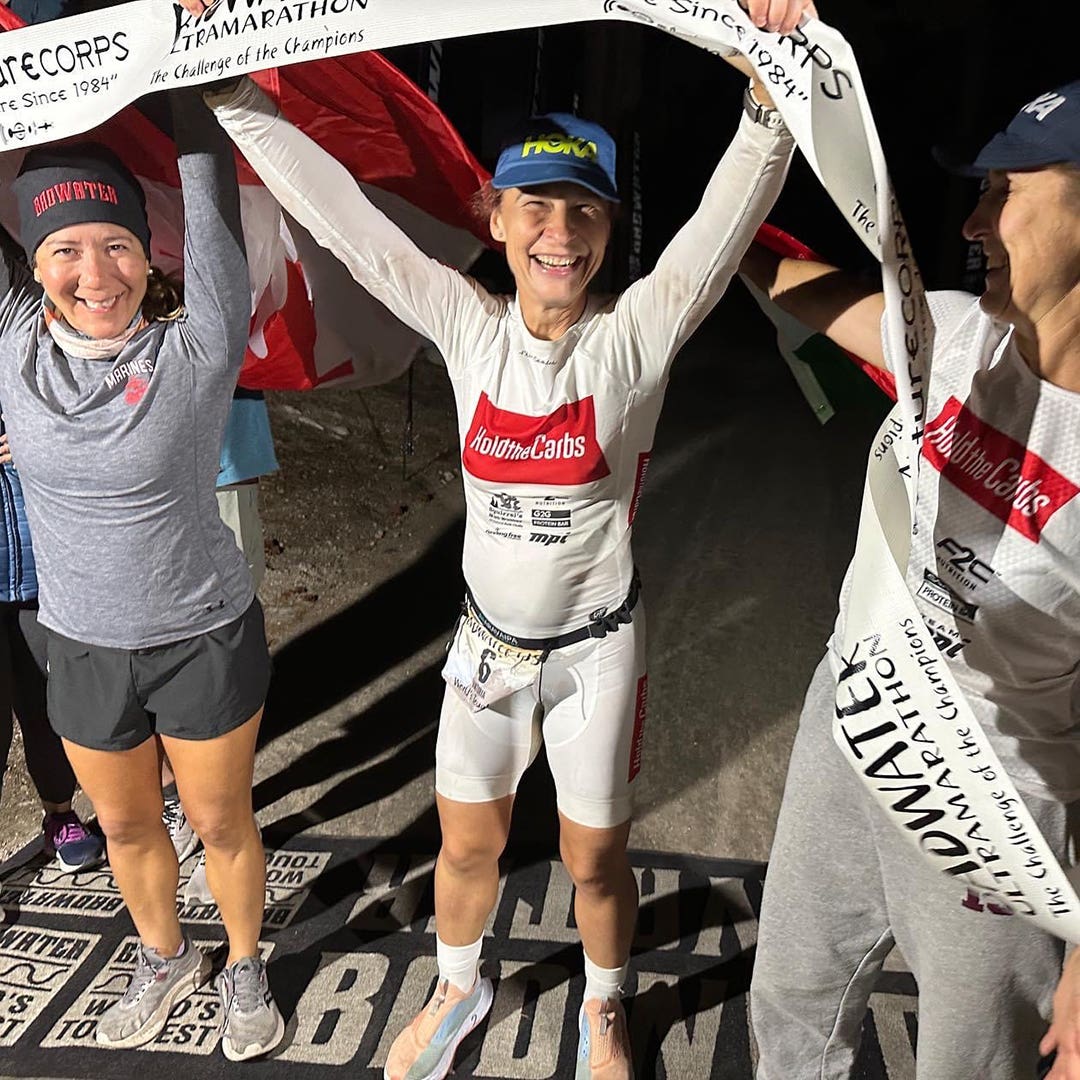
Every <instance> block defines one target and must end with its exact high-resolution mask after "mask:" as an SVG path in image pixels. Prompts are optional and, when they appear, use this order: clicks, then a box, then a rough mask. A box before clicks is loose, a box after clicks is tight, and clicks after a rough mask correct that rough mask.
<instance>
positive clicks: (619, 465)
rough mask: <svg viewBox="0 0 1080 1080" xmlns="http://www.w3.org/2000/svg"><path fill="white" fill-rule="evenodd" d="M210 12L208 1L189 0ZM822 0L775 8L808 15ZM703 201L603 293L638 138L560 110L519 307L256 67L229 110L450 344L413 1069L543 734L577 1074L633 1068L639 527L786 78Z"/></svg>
mask: <svg viewBox="0 0 1080 1080" xmlns="http://www.w3.org/2000/svg"><path fill="white" fill-rule="evenodd" d="M185 6H186V7H187V8H188V10H189V11H192V12H193V13H194V14H198V13H199V12H200V11H201V10H203V5H202V3H201V0H190V2H187V3H185ZM808 6H809V5H808V4H807V3H806V2H805V0H790V2H782V3H775V2H774V3H771V4H770V3H769V2H767V0H760V2H755V3H754V4H753V5H752V7H753V11H754V16H755V17H756V18H757V19H758V20H759V21H760V23H761V24H763V25H764V24H765V23H768V24H769V25H770V26H771V27H772V28H773V29H776V30H783V31H788V30H791V29H792V28H793V27H794V26H795V25H796V24H797V23H798V21H799V19H800V18H801V16H802V14H803V13H804V11H806V10H807V9H808ZM747 95H748V96H747V103H746V112H747V115H746V116H745V117H744V118H743V119H742V122H741V125H740V129H739V132H738V134H737V135H736V138H735V140H734V142H733V143H732V145H731V147H730V148H729V149H728V152H727V154H726V155H725V157H724V159H723V161H722V162H721V163H720V165H719V167H718V168H717V171H716V174H715V175H714V177H713V179H712V182H711V183H710V185H709V188H708V190H707V192H706V194H705V198H704V201H703V202H702V205H701V207H700V209H699V210H698V211H697V213H696V214H695V215H694V217H693V218H692V219H691V220H690V222H689V223H688V224H687V225H686V226H685V227H684V228H683V230H682V231H681V232H680V233H679V235H678V236H677V237H676V238H675V240H674V241H673V242H672V243H671V245H670V246H669V247H668V249H667V251H665V252H664V254H663V255H662V257H661V259H660V260H659V263H658V265H657V267H656V269H655V270H654V271H653V273H652V274H650V275H649V276H648V277H646V278H644V279H642V280H640V281H638V282H637V283H636V284H635V285H633V286H632V287H631V288H630V289H628V290H627V291H626V292H625V293H624V294H622V295H621V296H619V297H594V296H592V295H591V294H590V293H589V284H590V282H591V281H592V279H593V277H594V276H595V275H596V273H597V271H598V270H599V268H600V265H601V263H602V262H603V259H604V256H605V252H606V250H607V245H608V240H609V237H610V234H611V224H612V216H613V211H614V207H615V205H616V204H617V202H618V193H617V189H616V177H615V146H614V143H613V141H612V139H611V137H610V136H609V135H608V133H607V132H606V131H604V130H603V128H601V127H599V126H598V125H596V124H592V123H589V122H587V121H584V120H582V119H580V118H578V117H576V116H571V115H567V114H553V115H549V116H544V117H534V118H532V120H531V121H530V122H529V125H528V126H527V128H526V130H525V131H523V133H522V137H520V138H518V139H516V140H514V141H513V142H512V143H511V144H510V145H509V146H508V147H507V148H506V149H505V150H504V151H503V152H502V154H501V155H500V157H499V160H498V164H497V166H496V169H495V174H494V176H493V178H492V181H491V184H490V186H489V187H487V188H485V190H484V191H483V192H482V193H481V195H480V199H479V201H480V203H481V204H482V206H483V211H484V218H485V221H486V223H487V225H488V226H489V228H490V231H491V235H492V237H493V238H494V239H495V240H496V241H498V242H500V243H502V244H503V245H505V253H506V258H507V261H508V263H509V266H510V269H511V271H512V273H513V275H514V280H515V284H516V287H517V288H516V293H515V295H514V296H512V297H504V296H493V295H491V294H489V293H487V292H486V291H485V290H484V289H483V288H482V287H481V286H480V285H479V284H477V283H476V282H475V281H472V280H470V279H469V278H467V277H465V276H463V275H461V274H460V273H458V272H456V271H455V270H452V269H449V268H447V267H445V266H443V265H440V264H439V263H437V262H435V261H433V260H431V259H429V258H427V257H426V256H425V255H424V254H423V253H422V252H421V251H420V250H419V249H417V248H416V247H415V246H414V245H413V244H412V242H411V241H410V240H409V239H408V238H407V237H406V236H405V235H404V234H403V233H402V232H401V231H400V230H398V229H397V227H396V226H394V225H393V224H392V223H391V222H390V221H388V220H387V219H386V218H385V217H384V216H383V215H382V214H381V213H380V212H379V211H378V210H376V209H375V208H374V207H373V206H372V205H371V204H370V203H369V202H368V200H367V199H366V198H365V197H364V195H363V194H362V192H361V191H360V190H359V188H358V187H357V186H356V184H355V183H354V182H353V180H352V178H351V177H350V176H349V174H348V173H347V171H346V170H345V169H344V168H342V167H341V166H340V165H339V164H338V163H337V162H336V161H335V160H334V159H333V158H332V157H330V156H329V155H328V154H326V153H325V152H324V151H323V150H321V149H320V148H319V147H318V146H317V145H315V144H314V143H312V142H311V141H310V140H309V139H307V138H306V137H305V136H304V135H303V134H301V133H300V132H299V131H297V130H296V129H295V128H294V127H293V126H292V125H290V124H289V123H288V122H287V121H286V120H285V119H283V118H282V117H281V115H280V114H279V112H278V110H277V109H276V107H275V106H274V105H273V104H272V103H271V102H270V101H269V100H268V99H267V98H266V97H265V96H264V95H263V94H262V93H261V92H260V91H259V90H258V88H257V87H256V86H255V85H254V84H253V83H251V82H249V81H244V82H242V83H240V84H239V85H238V86H237V87H236V88H235V89H233V90H231V91H229V92H225V93H221V94H218V95H214V97H213V98H212V103H213V104H214V107H215V111H216V113H217V116H218V119H219V120H220V121H221V123H222V125H223V126H224V127H225V129H226V130H227V131H228V132H229V134H230V135H231V136H232V137H233V139H234V140H235V142H236V143H237V145H238V147H239V148H240V150H241V151H242V153H243V154H244V156H245V157H246V158H247V160H248V161H249V162H250V164H251V165H252V166H253V168H254V169H255V170H256V172H258V173H259V175H260V177H261V178H262V180H263V182H264V183H265V184H266V186H267V187H268V188H269V189H270V191H271V192H272V193H273V194H274V195H275V197H276V198H277V199H278V201H279V202H281V204H282V206H283V207H284V208H285V209H286V210H287V211H288V212H289V213H290V214H292V215H293V216H294V217H295V218H296V219H297V220H298V221H300V223H301V224H302V225H304V227H305V228H307V229H308V230H309V231H310V232H311V233H312V235H313V236H314V237H315V238H316V239H317V240H318V241H319V242H320V243H321V244H322V245H323V246H325V247H327V248H329V249H330V250H331V251H332V252H334V253H335V254H336V255H337V256H338V258H340V259H341V260H342V262H343V263H344V264H345V265H346V266H347V267H348V268H349V270H350V272H351V273H352V274H353V276H354V277H355V278H356V280H357V281H358V282H359V283H360V284H362V285H363V286H364V287H365V288H366V289H367V290H368V291H369V292H370V293H371V294H372V295H373V296H375V297H376V298H377V299H379V300H380V301H382V302H383V303H384V304H385V305H386V306H387V307H388V308H389V309H390V310H391V311H392V312H393V313H394V314H395V315H397V316H398V317H399V318H400V319H401V320H402V321H403V322H405V323H406V324H407V325H409V326H410V327H412V328H413V329H414V330H416V331H418V332H419V333H421V334H423V335H425V336H426V337H429V338H430V339H432V340H433V341H434V342H435V343H436V345H437V346H438V347H439V349H440V350H441V352H442V354H443V356H444V358H445V360H446V365H447V370H448V372H449V374H450V378H451V381H452V383H453V386H454V393H455V398H456V403H457V409H458V423H459V431H460V435H461V444H462V463H463V466H464V468H463V478H464V484H465V497H466V510H467V514H466V540H465V550H464V570H465V578H466V582H467V586H468V589H467V599H466V605H465V612H464V614H463V616H462V619H461V620H460V622H459V625H458V627H457V630H456V633H455V636H454V640H453V643H452V645H451V647H450V655H449V658H448V660H447V663H446V667H445V669H444V672H443V676H444V678H445V680H446V682H447V684H448V686H447V689H446V692H445V696H444V702H443V708H442V714H441V718H440V724H439V736H438V745H437V750H436V779H435V787H436V802H437V805H438V811H439V819H440V824H441V827H442V849H441V851H440V854H439V858H438V862H437V865H436V870H435V908H436V922H437V927H438V930H437V953H438V966H439V977H438V982H437V985H436V988H435V992H434V994H433V996H432V998H431V1000H430V1001H429V1002H428V1004H427V1005H426V1006H425V1007H424V1008H423V1009H422V1010H421V1012H420V1013H419V1014H418V1015H417V1017H416V1018H415V1019H414V1021H413V1022H412V1023H411V1024H410V1025H409V1026H408V1027H407V1028H406V1029H405V1030H404V1031H403V1032H402V1033H401V1034H400V1035H399V1036H398V1038H397V1039H396V1041H395V1042H394V1044H393V1046H392V1048H391V1050H390V1052H389V1055H388V1060H387V1063H386V1068H385V1075H386V1076H387V1077H388V1078H389V1080H436V1078H438V1077H443V1076H445V1075H446V1074H447V1073H448V1072H449V1070H450V1068H451V1067H452V1063H453V1057H454V1053H455V1051H456V1049H457V1047H458V1045H459V1043H460V1042H461V1040H462V1039H463V1038H464V1037H465V1036H466V1035H467V1034H468V1033H469V1032H470V1031H471V1030H472V1029H473V1028H474V1027H475V1026H476V1025H477V1024H479V1023H480V1021H481V1020H482V1019H483V1017H484V1015H485V1014H486V1013H487V1011H488V1009H489V1008H490V1005H491V1000H492V987H491V983H490V981H489V980H488V979H486V978H482V977H481V976H480V974H479V962H480V954H481V946H482V942H483V933H484V926H485V923H486V921H487V919H488V916H489V915H490V913H491V911H492V908H493V906H494V903H495V900H496V896H497V889H498V882H499V868H498V860H499V856H500V855H501V854H502V851H503V848H504V846H505V844H506V839H507V835H508V831H509V827H510V818H511V812H512V808H513V803H514V793H515V791H516V790H517V787H518V783H519V781H520V779H521V777H522V775H523V773H524V772H525V770H526V768H528V766H529V764H530V763H531V762H532V760H533V759H534V758H535V756H536V754H537V752H538V750H539V747H540V743H541V741H542V740H543V741H544V742H545V743H546V746H547V755H548V761H549V763H550V765H551V769H552V773H553V776H554V779H555V786H556V790H557V797H558V809H559V830H560V847H561V852H562V856H563V861H564V862H565V864H566V867H567V870H568V871H569V873H570V876H571V877H572V879H573V881H574V884H575V887H576V899H575V914H576V918H577V925H578V928H579V930H580V932H581V937H582V943H583V946H584V951H585V979H586V987H585V1000H584V1004H583V1007H582V1010H581V1013H580V1015H579V1051H578V1068H577V1075H578V1077H581V1078H593V1080H629V1077H630V1076H631V1064H630V1049H629V1038H628V1034H627V1030H626V1019H625V1015H624V1012H623V1007H622V1005H621V1003H620V993H621V988H622V987H623V985H624V984H625V982H626V979H627V975H628V967H629V955H630V946H631V941H632V938H633V933H634V924H635V920H636V913H637V887H636V882H635V880H634V877H633V874H632V872H631V869H630V865H629V861H628V859H627V857H626V843H627V837H628V835H629V828H630V816H631V799H632V791H633V784H634V780H635V777H636V776H637V774H638V771H639V768H640V765H641V759H642V745H643V724H644V719H645V705H646V676H645V657H644V615H643V611H642V605H641V604H640V603H639V585H638V580H637V575H636V574H635V572H634V567H633V559H632V555H631V551H630V533H631V525H632V523H633V518H634V514H635V512H636V509H637V504H638V500H639V497H640V494H641V489H642V484H643V482H644V479H645V472H646V468H647V465H648V457H649V451H650V447H651V443H652V437H653V432H654V429H655V425H656V421H657V417H658V415H659V411H660V406H661V403H662V400H663V394H664V389H665V387H666V382H667V377H668V372H669V370H670V365H671V362H672V360H673V358H674V356H675V354H676V352H677V351H678V349H679V348H680V346H681V345H682V344H683V343H684V342H685V341H686V339H687V338H688V337H689V336H690V334H691V333H692V332H693V330H694V329H695V328H696V327H697V326H698V324H699V323H700V322H701V320H702V319H703V318H704V317H705V316H706V315H707V314H708V312H709V311H710V310H711V308H712V306H713V305H714V304H715V302H716V301H717V300H718V299H719V297H720V295H721V294H722V293H723V292H724V290H725V288H726V287H727V284H728V282H729V281H730V279H731V275H732V273H733V272H734V270H735V268H736V266H737V265H738V260H739V259H740V258H741V256H742V254H743V252H744V251H745V249H746V246H747V245H748V244H749V242H750V239H751V237H752V236H753V233H754V230H755V229H756V228H757V226H758V225H759V224H760V222H761V221H762V219H763V217H764V215H765V214H766V213H767V212H768V210H769V208H770V207H771V205H772V203H773V201H774V199H775V197H776V194H777V192H778V191H779V189H780V186H781V184H782V183H783V179H784V176H785V174H786V171H787V164H788V160H789V157H790V153H791V148H792V140H791V138H790V136H789V135H788V133H787V130H786V128H785V127H784V125H783V122H782V121H781V120H780V117H779V114H778V113H777V112H776V111H775V109H773V108H772V107H771V106H772V102H771V99H769V98H768V96H767V95H766V94H765V91H764V88H763V87H762V86H761V85H760V84H759V83H756V82H755V84H754V86H753V89H752V91H748V92H747Z"/></svg>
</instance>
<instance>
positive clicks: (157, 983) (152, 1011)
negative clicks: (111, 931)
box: [94, 938, 210, 1048]
mask: <svg viewBox="0 0 1080 1080" xmlns="http://www.w3.org/2000/svg"><path fill="white" fill-rule="evenodd" d="M209 977H210V960H209V958H208V957H206V956H204V955H203V954H202V952H200V951H199V949H197V948H196V947H195V946H194V945H193V944H192V943H191V942H190V941H188V940H187V939H186V938H185V939H184V951H183V952H182V953H181V954H180V955H179V956H173V957H164V956H159V955H158V954H157V953H156V952H155V951H154V950H153V949H148V948H147V947H146V946H145V945H143V946H140V948H139V959H138V960H137V961H136V964H135V973H134V975H132V976H131V982H130V983H128V988H127V990H126V991H125V992H124V996H123V997H122V998H121V999H120V1000H119V1001H118V1002H116V1004H115V1005H112V1006H110V1007H109V1008H108V1009H106V1010H105V1012H103V1013H102V1014H101V1018H100V1019H99V1020H98V1022H97V1031H96V1032H95V1034H94V1038H95V1039H96V1040H97V1041H98V1042H99V1043H101V1044H102V1045H103V1046H113V1047H117V1048H122V1047H129V1046H142V1044H143V1043H148V1042H150V1041H151V1040H152V1039H155V1038H156V1037H157V1036H158V1034H159V1033H160V1031H161V1029H162V1028H163V1027H164V1026H165V1024H166V1022H167V1021H168V1019H169V1013H170V1012H171V1011H172V1007H173V1006H174V1005H175V1004H176V1003H177V1002H178V1001H181V1000H182V999H183V998H186V997H187V996H188V994H190V993H192V992H193V991H195V990H197V989H198V988H199V987H200V986H202V984H203V983H204V982H206V980H207V979H208V978H209Z"/></svg>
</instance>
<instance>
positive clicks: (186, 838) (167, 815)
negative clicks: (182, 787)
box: [161, 799, 199, 862]
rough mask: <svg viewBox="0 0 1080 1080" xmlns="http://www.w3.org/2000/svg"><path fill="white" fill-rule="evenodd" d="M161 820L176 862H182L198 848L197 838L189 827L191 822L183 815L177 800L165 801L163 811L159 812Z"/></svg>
mask: <svg viewBox="0 0 1080 1080" xmlns="http://www.w3.org/2000/svg"><path fill="white" fill-rule="evenodd" d="M161 820H162V821H163V822H164V823H165V828H166V830H167V831H168V833H169V839H170V840H171V841H172V846H173V849H174V850H175V851H176V861H177V862H183V861H184V860H185V859H186V858H187V857H188V856H189V855H190V854H191V853H192V852H193V851H194V850H195V849H196V848H197V847H198V846H199V838H198V836H196V835H195V830H194V829H193V828H192V827H191V822H190V821H188V819H187V814H185V813H184V808H183V806H181V805H180V800H179V799H166V800H165V809H164V810H162V811H161Z"/></svg>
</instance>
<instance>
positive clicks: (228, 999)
mask: <svg viewBox="0 0 1080 1080" xmlns="http://www.w3.org/2000/svg"><path fill="white" fill-rule="evenodd" d="M217 988H218V993H219V994H220V995H221V1049H222V1050H223V1051H224V1053H225V1056H226V1057H227V1058H228V1059H229V1060H230V1061H247V1060H248V1058H253V1057H258V1056H259V1055H260V1054H268V1053H270V1051H271V1050H273V1049H274V1047H275V1046H277V1044H278V1043H279V1042H281V1040H282V1038H283V1036H284V1035H285V1021H284V1020H282V1019H281V1013H280V1012H278V1007H277V1005H275V1004H274V998H273V995H272V994H271V993H270V984H269V983H268V982H267V980H266V964H265V963H264V962H263V960H262V958H261V957H258V956H245V957H244V958H243V959H242V960H237V961H236V962H235V963H233V964H230V965H229V966H228V967H227V968H225V970H224V971H222V973H221V974H220V975H219V976H218V977H217Z"/></svg>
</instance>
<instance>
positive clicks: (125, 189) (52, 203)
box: [13, 143, 150, 265]
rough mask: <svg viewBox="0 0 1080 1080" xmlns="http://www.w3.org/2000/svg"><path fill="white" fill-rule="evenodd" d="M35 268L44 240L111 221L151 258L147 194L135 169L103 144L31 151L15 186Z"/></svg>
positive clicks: (23, 232)
mask: <svg viewBox="0 0 1080 1080" xmlns="http://www.w3.org/2000/svg"><path fill="white" fill-rule="evenodd" d="M13 187H14V190H15V201H16V203H17V205H18V208H19V229H20V232H21V235H22V244H23V247H24V248H25V250H26V254H27V257H28V258H29V260H30V263H31V265H33V262H34V253H35V252H36V251H37V249H38V246H39V245H40V244H41V242H42V240H44V239H45V237H47V236H49V235H50V234H51V233H54V232H56V231H57V230H58V229H65V228H67V227H68V226H69V225H80V224H82V223H83V222H88V221H110V222H112V223H113V224H115V225H122V226H123V227H124V228H125V229H128V230H129V231H130V232H132V233H133V234H134V235H135V236H137V237H138V238H139V241H140V242H141V243H142V246H143V249H144V250H145V252H146V257H147V259H149V258H150V225H149V224H148V222H147V220H146V196H145V194H144V193H143V189H142V187H141V185H140V184H139V181H138V180H136V179H135V177H134V176H133V175H132V173H131V170H130V169H128V167H127V166H126V165H125V164H124V163H123V162H122V161H121V160H120V159H119V158H118V157H117V156H116V155H115V154H114V153H113V152H112V151H111V150H110V149H108V147H105V146H101V145H100V144H98V143H71V144H70V145H67V146H48V147H44V148H41V149H35V150H31V151H30V152H29V153H28V154H27V155H26V158H25V159H24V161H23V165H22V168H21V169H20V170H19V175H18V176H17V177H16V179H15V183H14V185H13Z"/></svg>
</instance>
